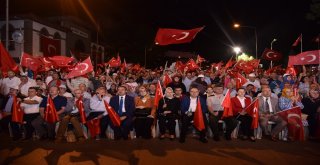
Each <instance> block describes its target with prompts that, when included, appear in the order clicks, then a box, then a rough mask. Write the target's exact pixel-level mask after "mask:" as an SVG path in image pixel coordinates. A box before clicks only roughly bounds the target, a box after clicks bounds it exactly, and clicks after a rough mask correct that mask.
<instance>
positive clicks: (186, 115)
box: [179, 87, 208, 143]
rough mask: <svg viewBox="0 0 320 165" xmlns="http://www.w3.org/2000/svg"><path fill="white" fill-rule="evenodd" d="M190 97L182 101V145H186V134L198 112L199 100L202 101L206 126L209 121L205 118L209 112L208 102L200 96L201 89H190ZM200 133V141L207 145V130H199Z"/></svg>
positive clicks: (180, 140)
mask: <svg viewBox="0 0 320 165" xmlns="http://www.w3.org/2000/svg"><path fill="white" fill-rule="evenodd" d="M189 92H190V97H184V98H183V99H182V101H181V115H182V119H181V120H182V121H181V122H182V128H181V133H180V139H179V142H180V143H184V142H185V139H186V133H187V130H188V127H189V126H190V125H191V121H192V120H193V117H194V113H195V112H196V108H197V103H198V99H200V103H201V109H202V116H203V121H204V124H205V126H206V125H207V120H206V117H205V113H206V112H207V104H206V100H205V99H203V98H201V97H200V96H199V89H198V88H196V87H190V90H189ZM198 131H199V132H200V138H199V140H200V141H201V142H203V143H207V142H208V140H207V139H206V129H203V130H201V131H200V130H198Z"/></svg>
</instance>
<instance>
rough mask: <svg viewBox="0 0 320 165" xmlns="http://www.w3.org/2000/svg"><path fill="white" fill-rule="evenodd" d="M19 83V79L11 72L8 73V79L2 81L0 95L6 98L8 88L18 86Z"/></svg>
mask: <svg viewBox="0 0 320 165" xmlns="http://www.w3.org/2000/svg"><path fill="white" fill-rule="evenodd" d="M20 83H21V81H20V79H19V78H18V77H16V76H15V73H14V72H13V71H8V77H7V78H4V79H3V81H2V92H3V93H2V94H3V95H4V96H7V95H8V94H9V90H10V87H13V86H19V85H20Z"/></svg>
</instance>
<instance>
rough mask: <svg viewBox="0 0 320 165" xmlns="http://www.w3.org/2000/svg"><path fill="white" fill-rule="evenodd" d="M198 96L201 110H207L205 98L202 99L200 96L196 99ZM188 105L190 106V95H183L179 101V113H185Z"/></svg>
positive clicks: (204, 111)
mask: <svg viewBox="0 0 320 165" xmlns="http://www.w3.org/2000/svg"><path fill="white" fill-rule="evenodd" d="M199 98H200V104H201V109H202V112H203V113H206V112H207V111H208V110H207V103H206V100H205V99H203V98H202V97H198V99H199ZM197 101H198V100H197ZM189 107H190V97H189V96H187V97H184V98H183V99H182V101H181V113H182V114H185V113H186V112H187V111H188V110H189Z"/></svg>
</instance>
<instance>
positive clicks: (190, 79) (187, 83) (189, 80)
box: [182, 72, 197, 92]
mask: <svg viewBox="0 0 320 165" xmlns="http://www.w3.org/2000/svg"><path fill="white" fill-rule="evenodd" d="M196 79H197V77H195V76H193V75H192V74H191V73H190V72H188V73H186V76H185V77H184V78H183V80H182V83H183V84H184V85H185V86H186V91H187V92H189V89H190V85H191V83H192V82H193V81H194V80H196Z"/></svg>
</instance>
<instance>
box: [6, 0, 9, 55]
mask: <svg viewBox="0 0 320 165" xmlns="http://www.w3.org/2000/svg"><path fill="white" fill-rule="evenodd" d="M6 49H7V50H9V0H7V2H6Z"/></svg>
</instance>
